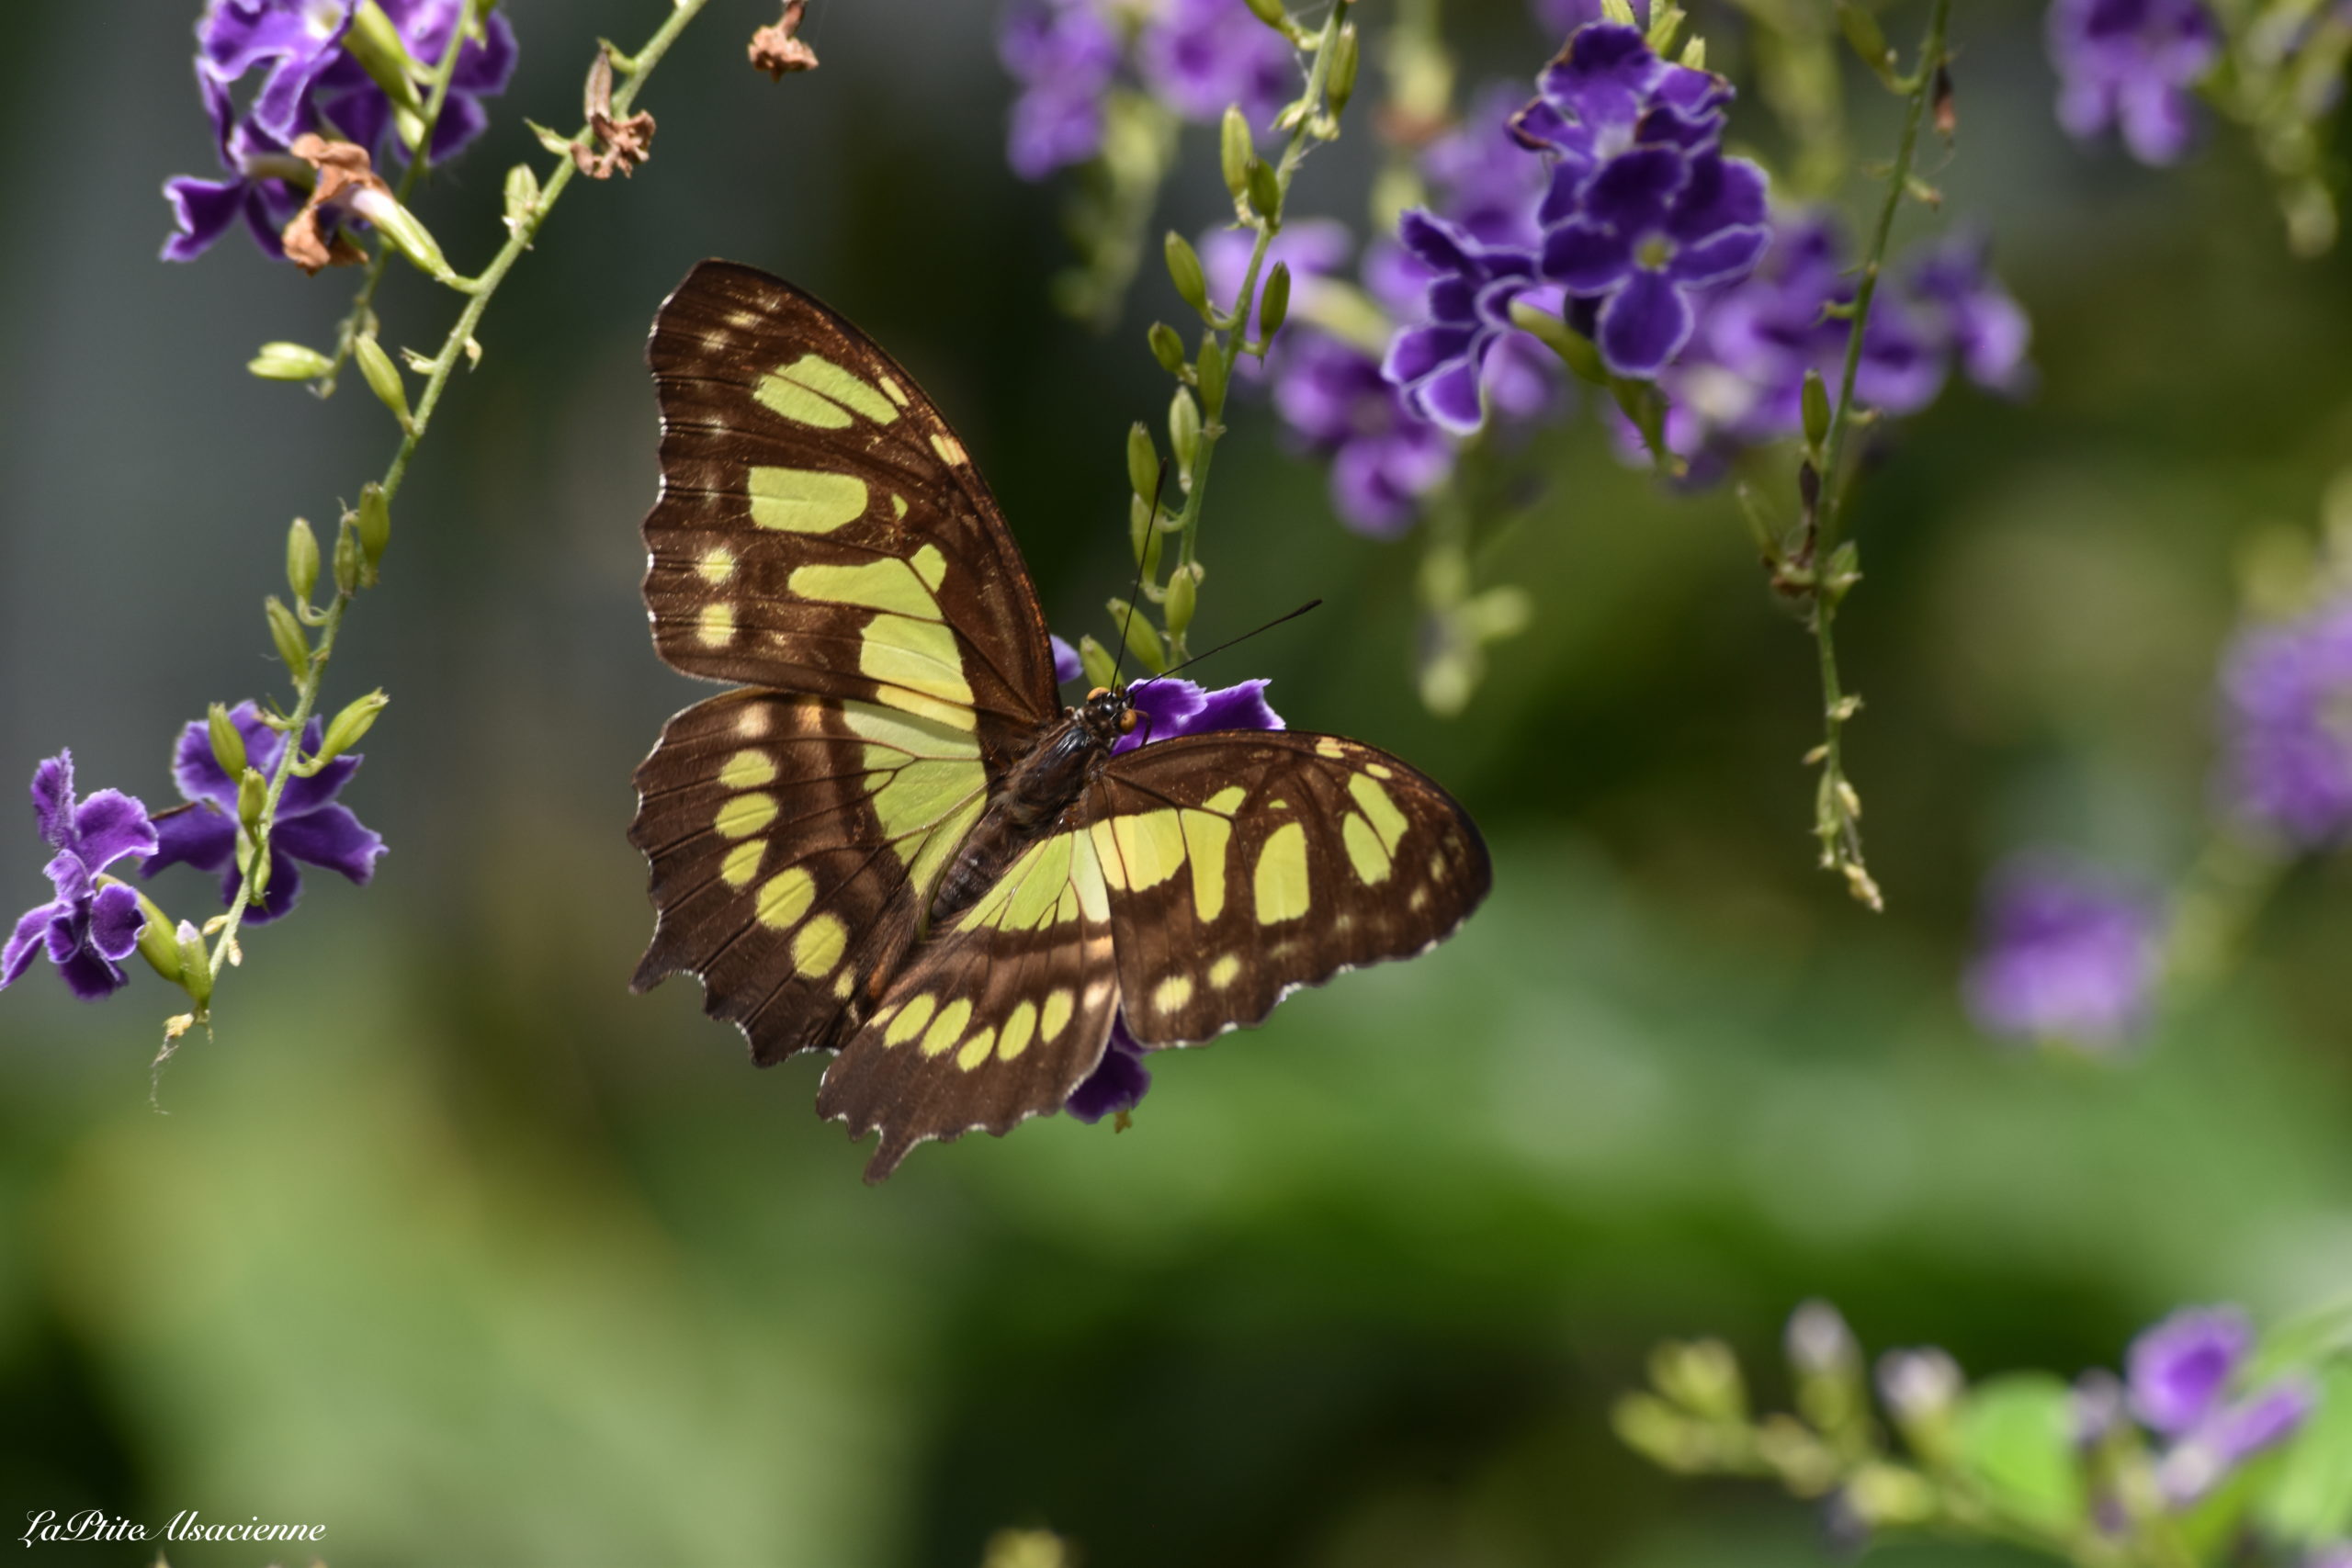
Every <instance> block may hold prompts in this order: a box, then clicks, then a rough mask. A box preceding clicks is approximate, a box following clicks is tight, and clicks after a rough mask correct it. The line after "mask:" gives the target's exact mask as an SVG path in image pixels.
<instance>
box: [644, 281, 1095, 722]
mask: <svg viewBox="0 0 2352 1568" xmlns="http://www.w3.org/2000/svg"><path fill="white" fill-rule="evenodd" d="M647 357H648V358H649V359H650V361H651V364H652V367H653V374H654V378H655V381H656V383H657V384H658V386H659V389H660V395H661V404H662V497H661V500H660V501H659V502H658V503H656V505H655V506H654V508H653V511H652V513H651V514H650V516H648V517H647V518H646V520H645V539H646V544H647V546H648V547H649V549H650V552H651V559H650V564H649V566H648V568H647V570H646V576H645V600H646V604H647V607H648V609H649V610H650V613H651V615H652V619H653V636H654V644H655V646H656V648H657V649H659V650H660V652H661V654H662V658H663V659H665V660H668V661H669V662H670V663H671V664H672V665H673V666H674V667H675V668H677V669H678V670H680V671H684V672H685V673H686V674H689V675H698V676H703V677H705V678H707V679H710V680H716V681H731V682H741V683H743V684H747V685H758V686H772V687H777V688H781V689H783V690H786V691H793V692H809V693H814V694H819V695H823V696H831V697H842V698H858V699H863V700H865V701H870V702H875V703H879V704H882V705H886V706H891V707H896V708H899V709H900V710H902V711H905V712H909V713H913V714H916V715H918V716H922V717H925V718H932V719H936V720H939V721H941V722H943V723H947V724H952V725H956V726H959V727H961V728H965V729H967V730H968V731H973V732H975V733H976V736H977V739H978V742H979V746H980V749H981V750H982V752H983V754H984V755H985V756H986V757H987V759H988V761H989V764H990V765H991V767H995V766H998V765H1001V762H1002V761H1004V760H1005V758H1006V757H1007V756H1008V755H1009V754H1010V753H1012V752H1017V751H1018V750H1020V749H1022V748H1023V746H1025V745H1026V743H1027V741H1028V739H1030V737H1031V736H1032V735H1033V734H1034V733H1035V730H1036V728H1037V727H1038V726H1040V725H1041V724H1043V723H1045V722H1046V721H1047V720H1048V719H1049V718H1051V717H1052V716H1053V715H1054V713H1055V710H1056V700H1055V695H1056V692H1055V682H1054V676H1053V652H1052V648H1051V645H1050V643H1049V642H1048V640H1047V637H1046V623H1045V616H1044V615H1043V613H1042V612H1041V611H1040V610H1039V608H1038V605H1037V596H1036V592H1035V590H1034V589H1033V588H1032V587H1031V585H1030V582H1029V574H1028V572H1027V570H1025V569H1024V568H1023V565H1022V561H1021V552H1020V550H1019V548H1018V547H1016V546H1015V545H1014V543H1013V540H1012V534H1011V532H1010V531H1009V530H1008V529H1007V528H1006V527H1005V525H1004V520H1003V516H1002V514H1001V513H1000V512H999V511H998V509H997V505H996V502H995V500H994V499H993V498H992V497H991V496H990V495H989V491H988V487H987V486H986V485H985V484H983V483H982V482H981V480H980V477H979V475H978V472H977V471H976V470H975V469H974V468H973V466H972V463H971V459H970V457H968V456H967V454H966V452H965V450H964V446H963V444H962V443H961V442H960V441H958V440H957V439H956V434H955V432H954V431H953V430H951V429H950V428H949V427H948V424H947V422H946V421H945V420H944V419H943V418H942V417H941V416H940V413H939V411H938V410H937V409H936V408H934V407H933V405H932V403H931V400H929V399H927V398H925V397H924V396H923V395H922V390H921V389H919V388H917V387H916V385H915V383H914V380H913V378H911V377H910V376H909V375H908V374H907V373H906V371H905V370H904V369H902V368H901V367H899V365H898V363H897V362H896V361H894V360H893V359H891V358H890V356H889V355H887V354H885V353H883V352H882V350H881V349H880V348H878V347H876V345H875V344H874V343H873V342H872V341H871V340H870V339H868V338H867V337H866V336H865V334H864V333H860V332H858V331H857V329H856V328H854V327H853V326H851V325H850V324H849V323H848V322H847V321H842V319H841V318H840V317H839V316H836V315H835V314H833V312H832V311H831V310H827V309H826V308H825V307H824V306H823V305H820V304H819V303H818V302H817V301H816V300H814V299H810V298H809V296H808V295H806V294H803V293H802V292H800V291H799V290H798V289H797V288H793V287H792V286H791V285H789V284H787V283H785V282H783V281H781V280H780V279H777V278H775V277H771V276H768V275H767V274H765V273H763V272H760V271H757V270H756V269H754V268H752V267H746V266H739V265H734V264H732V263H729V262H717V261H707V262H704V263H702V264H701V265H698V266H696V267H695V269H694V271H693V272H691V273H689V274H688V275H687V276H686V280H685V282H684V283H683V284H682V285H680V286H679V288H678V290H677V292H676V293H674V294H673V295H672V296H671V297H670V298H669V299H668V300H667V301H666V302H664V303H663V305H662V310H661V311H660V313H659V314H658V315H657V316H656V317H655V318H654V322H653V337H652V341H651V343H650V344H649V345H648V348H647Z"/></svg>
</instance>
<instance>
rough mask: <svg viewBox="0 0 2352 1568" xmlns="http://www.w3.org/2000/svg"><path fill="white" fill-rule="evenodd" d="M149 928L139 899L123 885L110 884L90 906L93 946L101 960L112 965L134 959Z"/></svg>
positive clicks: (91, 942) (102, 888)
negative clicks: (140, 933) (123, 960)
mask: <svg viewBox="0 0 2352 1568" xmlns="http://www.w3.org/2000/svg"><path fill="white" fill-rule="evenodd" d="M146 924H147V917H146V915H145V914H144V913H143V912H141V909H140V908H139V895H138V894H136V893H133V892H132V891H131V890H130V888H128V887H125V886H123V885H122V884H121V883H119V882H116V883H109V884H108V885H107V886H104V887H101V888H99V889H98V896H97V897H96V898H95V899H93V900H91V903H90V945H91V946H92V947H94V948H96V949H97V951H98V956H99V957H101V958H104V959H107V960H108V961H109V962H119V961H121V960H122V959H125V958H128V957H130V953H131V950H132V949H133V948H135V947H137V946H138V945H139V932H140V931H141V928H142V927H144V926H145V925H146Z"/></svg>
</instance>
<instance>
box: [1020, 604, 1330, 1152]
mask: <svg viewBox="0 0 2352 1568" xmlns="http://www.w3.org/2000/svg"><path fill="white" fill-rule="evenodd" d="M1062 646H1063V647H1068V646H1069V645H1068V644H1063V645H1062ZM1133 695H1134V698H1135V705H1136V713H1137V714H1138V715H1139V716H1140V717H1141V720H1142V722H1140V723H1139V724H1137V725H1136V730H1135V733H1134V734H1132V735H1128V736H1125V737H1124V738H1122V739H1120V741H1119V742H1118V744H1117V745H1115V746H1114V747H1113V748H1112V750H1114V751H1132V750H1135V749H1136V747H1138V746H1141V745H1145V744H1147V743H1148V742H1150V741H1157V740H1172V739H1175V738H1176V737H1178V736H1180V735H1199V734H1203V733H1205V732H1206V731H1209V730H1214V729H1283V728H1288V727H1287V726H1286V725H1284V724H1283V719H1282V716H1281V715H1280V714H1278V713H1276V712H1275V711H1274V710H1273V708H1272V706H1270V705H1268V704H1267V702H1266V682H1263V681H1262V680H1261V681H1244V682H1240V683H1239V684H1238V685H1234V686H1227V687H1226V688H1224V689H1223V690H1222V691H1216V692H1211V691H1204V690H1203V689H1202V688H1201V687H1199V686H1196V685H1194V684H1193V682H1190V681H1184V680H1178V679H1173V678H1162V679H1159V680H1143V681H1138V682H1136V684H1135V687H1134V689H1133ZM1143 1064H1144V1047H1143V1046H1142V1044H1141V1043H1138V1042H1137V1041H1136V1037H1135V1036H1134V1035H1133V1034H1132V1033H1130V1032H1128V1030H1127V1020H1126V1015H1125V1013H1122V1014H1120V1015H1119V1017H1118V1018H1117V1019H1115V1020H1114V1021H1113V1022H1112V1025H1111V1044H1110V1048H1109V1049H1108V1050H1106V1051H1105V1052H1103V1060H1102V1062H1101V1064H1100V1065H1099V1066H1096V1067H1095V1069H1094V1071H1093V1072H1091V1074H1089V1075H1088V1076H1087V1077H1086V1079H1085V1081H1084V1082H1082V1083H1080V1085H1079V1086H1078V1088H1077V1089H1073V1090H1072V1091H1071V1092H1070V1097H1069V1099H1068V1100H1065V1101H1063V1102H1062V1109H1063V1110H1065V1111H1069V1113H1070V1114H1071V1115H1072V1116H1075V1117H1077V1118H1078V1119H1079V1120H1080V1121H1081V1122H1100V1121H1101V1120H1103V1117H1105V1116H1115V1115H1121V1114H1124V1113H1125V1112H1126V1111H1133V1110H1134V1109H1135V1108H1136V1103H1137V1102H1138V1101H1140V1100H1142V1099H1143V1097H1144V1093H1145V1091H1146V1090H1148V1089H1150V1088H1151V1069H1150V1068H1148V1067H1147V1066H1144V1065H1143Z"/></svg>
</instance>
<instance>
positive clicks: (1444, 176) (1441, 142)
mask: <svg viewBox="0 0 2352 1568" xmlns="http://www.w3.org/2000/svg"><path fill="white" fill-rule="evenodd" d="M1525 101H1526V100H1525V96H1524V94H1523V92H1522V90H1521V89H1520V88H1518V87H1514V86H1512V85H1510V84H1509V83H1505V82H1497V83H1492V84H1490V85H1487V86H1486V87H1484V88H1481V89H1480V90H1479V92H1478V95H1477V96H1476V97H1475V98H1473V99H1472V100H1471V103H1470V108H1469V111H1468V112H1467V113H1466V114H1464V116H1463V117H1462V122H1461V123H1460V124H1459V125H1457V126H1455V127H1454V128H1453V130H1449V131H1447V132H1446V133H1445V134H1444V135H1442V136H1441V137H1439V138H1438V139H1437V140H1436V141H1432V142H1430V144H1429V146H1428V147H1427V148H1426V149H1424V150H1423V152H1422V153H1421V173H1422V174H1423V175H1426V176H1427V177H1428V179H1429V183H1430V192H1431V195H1432V197H1433V200H1432V202H1431V206H1432V207H1433V208H1434V209H1435V210H1436V212H1437V213H1438V215H1439V216H1440V217H1442V218H1444V219H1445V220H1448V221H1449V222H1451V223H1453V225H1454V226H1455V227H1456V228H1458V229H1460V230H1461V231H1463V232H1464V233H1466V234H1468V235H1469V236H1470V237H1471V238H1472V239H1474V240H1476V241H1477V242H1479V243H1481V244H1487V245H1505V246H1511V247H1515V248H1517V249H1520V250H1526V251H1532V250H1534V249H1535V248H1536V247H1537V246H1538V245H1540V244H1541V243H1543V237H1544V236H1543V231H1542V229H1541V227H1540V226H1539V225H1538V224H1537V222H1536V220H1535V214H1536V211H1537V209H1540V208H1541V207H1542V206H1543V205H1544V193H1545V192H1546V191H1548V190H1549V189H1550V188H1551V183H1552V182H1551V178H1550V175H1551V171H1550V170H1549V169H1548V168H1547V167H1546V165H1545V164H1544V159H1543V158H1541V157H1540V156H1538V155H1536V154H1535V153H1534V152H1532V151H1531V150H1530V149H1529V148H1528V147H1527V146H1526V145H1525V144H1524V143H1523V142H1521V141H1520V139H1519V137H1518V136H1517V135H1516V134H1515V133H1514V132H1513V130H1512V122H1513V121H1514V120H1515V119H1516V118H1518V115H1519V111H1520V109H1521V107H1523V105H1524V103H1525Z"/></svg>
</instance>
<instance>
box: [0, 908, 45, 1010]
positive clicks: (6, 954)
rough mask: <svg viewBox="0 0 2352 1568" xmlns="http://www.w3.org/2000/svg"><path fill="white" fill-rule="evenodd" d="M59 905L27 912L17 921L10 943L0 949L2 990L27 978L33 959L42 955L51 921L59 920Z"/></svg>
mask: <svg viewBox="0 0 2352 1568" xmlns="http://www.w3.org/2000/svg"><path fill="white" fill-rule="evenodd" d="M56 914H57V906H56V905H54V904H43V905H41V906H40V908H37V909H28V910H26V911H25V913H24V914H23V915H22V916H21V917H19V918H18V919H17V930H16V932H15V934H14V935H12V936H10V937H9V938H8V944H7V945H6V947H0V991H5V990H6V989H7V988H8V987H11V986H13V985H15V984H16V983H17V981H19V980H21V979H23V978H24V977H25V971H26V970H28V969H29V968H31V967H32V966H33V960H34V959H36V958H39V957H40V953H41V939H42V937H44V936H45V935H47V934H48V931H49V922H50V921H51V919H55V918H56Z"/></svg>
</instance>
